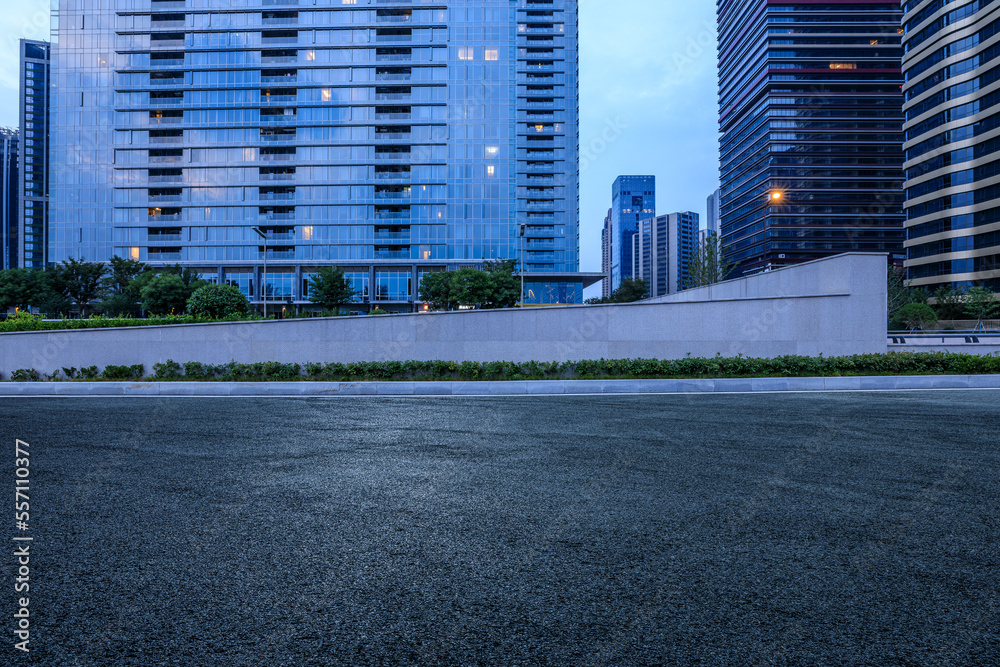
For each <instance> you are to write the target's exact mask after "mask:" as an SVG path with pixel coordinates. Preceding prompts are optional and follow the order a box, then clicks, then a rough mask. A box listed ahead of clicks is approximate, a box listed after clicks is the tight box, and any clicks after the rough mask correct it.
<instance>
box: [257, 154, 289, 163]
mask: <svg viewBox="0 0 1000 667" xmlns="http://www.w3.org/2000/svg"><path fill="white" fill-rule="evenodd" d="M260 159H261V161H262V162H287V161H289V160H294V159H295V153H261V154H260Z"/></svg>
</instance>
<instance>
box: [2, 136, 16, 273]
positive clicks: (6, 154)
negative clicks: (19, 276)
mask: <svg viewBox="0 0 1000 667" xmlns="http://www.w3.org/2000/svg"><path fill="white" fill-rule="evenodd" d="M19 144H20V140H19V137H18V133H17V131H16V130H12V129H7V128H0V251H2V253H3V256H2V258H0V269H13V268H17V248H18V246H19V245H20V244H19V237H18V233H17V211H18V205H17V202H18V197H17V193H18V184H19V179H18V170H17V160H18V154H19V153H20V150H19V149H20V146H19Z"/></svg>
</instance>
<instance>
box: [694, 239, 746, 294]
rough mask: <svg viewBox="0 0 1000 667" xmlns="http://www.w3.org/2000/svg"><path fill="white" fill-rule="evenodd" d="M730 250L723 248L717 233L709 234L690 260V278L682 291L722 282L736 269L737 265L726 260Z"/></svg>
mask: <svg viewBox="0 0 1000 667" xmlns="http://www.w3.org/2000/svg"><path fill="white" fill-rule="evenodd" d="M728 250H729V248H723V247H722V241H721V240H720V239H719V235H718V234H716V233H715V232H708V234H707V235H706V236H705V240H704V241H703V242H701V243H699V244H698V246H697V248H695V251H694V254H692V255H691V259H689V260H688V265H687V273H688V277H687V279H686V280H685V281H684V285H683V286H682V289H692V288H694V287H703V286H705V285H713V284H715V283H718V282H722V281H723V280H725V279H726V278H728V277H729V274H731V273H732V272H733V269H735V268H736V264H734V263H732V262H729V261H727V260H726V252H727V251H728Z"/></svg>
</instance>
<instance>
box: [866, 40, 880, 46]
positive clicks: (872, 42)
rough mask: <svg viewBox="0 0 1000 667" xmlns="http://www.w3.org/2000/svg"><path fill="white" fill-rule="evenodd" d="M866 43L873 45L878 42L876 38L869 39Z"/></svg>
mask: <svg viewBox="0 0 1000 667" xmlns="http://www.w3.org/2000/svg"><path fill="white" fill-rule="evenodd" d="M868 43H869V44H871V45H872V46H875V45H876V44H878V40H877V39H873V40H871V41H869V42H868Z"/></svg>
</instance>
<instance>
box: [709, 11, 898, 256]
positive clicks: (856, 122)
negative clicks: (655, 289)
mask: <svg viewBox="0 0 1000 667" xmlns="http://www.w3.org/2000/svg"><path fill="white" fill-rule="evenodd" d="M718 16H719V113H720V119H719V126H720V131H721V134H722V140H721V151H720V152H721V175H722V221H721V225H722V240H723V243H724V244H725V245H726V246H728V247H730V248H731V252H730V255H729V259H730V260H733V261H736V262H738V263H739V264H740V268H741V270H742V272H743V273H744V274H751V273H756V272H759V271H765V270H767V269H769V268H771V267H776V266H781V265H785V264H792V263H795V262H801V261H806V260H810V259H816V258H819V257H824V256H827V255H833V254H837V253H841V252H846V251H873V252H890V253H891V252H893V251H896V252H899V251H900V250H901V249H902V246H903V206H902V203H903V202H902V199H903V190H902V185H903V172H902V163H903V145H902V144H903V139H902V91H901V90H900V87H901V85H902V83H903V79H902V74H901V73H900V62H901V57H902V48H901V45H900V42H901V38H902V35H901V33H902V28H901V27H900V25H901V24H900V19H901V17H902V9H901V7H900V5H899V2H895V1H892V0H888V1H887V0H882V1H881V2H876V1H873V0H846V1H844V2H835V3H830V2H827V3H822V2H819V3H817V2H814V1H812V0H798V1H796V0H791V1H789V2H782V3H772V2H769V1H768V0H720V1H719V5H718Z"/></svg>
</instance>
